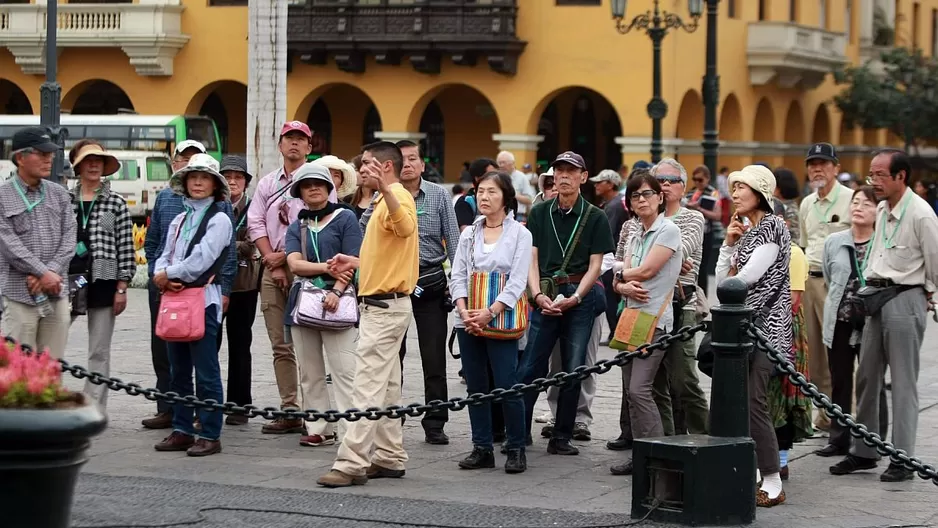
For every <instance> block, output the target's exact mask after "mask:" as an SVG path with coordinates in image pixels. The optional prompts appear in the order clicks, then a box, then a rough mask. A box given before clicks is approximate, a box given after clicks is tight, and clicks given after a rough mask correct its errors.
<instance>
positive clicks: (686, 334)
mask: <svg viewBox="0 0 938 528" xmlns="http://www.w3.org/2000/svg"><path fill="white" fill-rule="evenodd" d="M708 328H709V323H708V322H703V323H700V324H697V325H694V326H685V327H683V328H681V329H679V330H678V331H677V332H674V333H672V334H666V335H663V336H661V337H659V338H658V339H656V340H655V341H653V342H651V343H645V344H643V345H641V346H639V347H638V348H637V349H636V350H635V351H634V352H622V353H620V354H617V355H616V356H615V357H614V358H612V359H604V360H602V361H597V362H596V364H594V365H593V366H591V367H587V366H585V365H583V366H579V367H577V368H576V369H574V370H573V372H558V373H557V374H555V375H553V376H551V377H549V378H538V379H536V380H534V381H532V382H531V383H528V384H523V383H519V384H517V385H514V386H513V387H511V388H510V389H495V390H493V391H492V392H490V393H487V394H482V393H476V394H470V395H469V396H468V397H465V398H451V399H449V400H447V401H440V400H433V401H430V402H427V403H426V404H423V403H411V404H409V405H406V406H400V405H392V406H390V407H387V408H384V409H382V408H380V407H369V408H367V409H365V410H360V409H348V410H346V411H337V410H334V409H330V410H327V411H317V410H315V409H308V410H305V411H302V410H298V409H278V408H276V407H264V408H260V407H256V406H254V405H243V406H242V405H238V404H236V403H233V402H225V403H219V402H217V401H215V400H211V399H209V400H199V399H197V398H196V397H195V396H180V395H179V394H178V393H175V392H165V393H164V392H160V391H158V390H156V389H152V388H150V389H147V388H144V387H142V386H140V385H138V384H137V383H128V382H125V381H122V380H120V379H118V378H112V377H108V376H105V375H103V374H100V373H98V372H91V371H89V370H88V369H87V368H85V367H83V366H81V365H72V364H71V363H69V362H68V361H65V360H64V359H60V360H59V362H60V363H61V364H62V371H63V372H68V373H69V374H71V375H72V376H74V377H76V378H78V379H85V380H88V381H89V382H91V383H93V384H95V385H106V386H107V387H108V388H109V389H111V390H113V391H124V392H126V393H127V394H129V395H131V396H143V397H144V398H146V399H148V400H151V401H163V402H167V403H171V404H183V405H185V406H186V407H195V408H200V409H207V410H210V411H218V412H221V413H224V414H230V415H238V416H247V417H250V418H264V419H265V420H276V419H287V420H297V419H299V420H305V421H308V422H315V421H317V420H324V421H326V422H338V421H339V420H347V421H350V422H355V421H358V420H361V419H362V418H364V419H366V420H378V419H380V418H393V419H398V418H401V417H403V416H411V417H416V416H420V415H422V414H425V413H428V412H430V411H436V410H442V409H446V410H449V411H461V410H463V409H465V408H466V407H467V406H469V405H481V404H483V403H486V402H493V403H498V402H501V401H504V400H505V398H511V397H516V396H520V395H522V394H526V393H529V392H543V391H546V390H547V389H549V388H550V387H561V386H564V385H568V384H570V383H572V382H573V381H576V380H583V379H586V378H587V377H589V376H591V375H593V374H605V373H606V372H609V371H610V370H612V368H613V367H621V366H623V365H625V364H626V363H628V362H630V361H632V360H633V359H646V358H648V357H649V356H651V354H652V352H654V351H656V350H667V348H668V347H669V346H670V345H671V343H674V342H677V341H690V340H691V339H694V337H695V336H696V335H697V332H702V331H706V330H707V329H708ZM23 348H24V350H25V348H26V347H23Z"/></svg>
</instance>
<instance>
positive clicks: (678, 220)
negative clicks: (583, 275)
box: [616, 207, 704, 305]
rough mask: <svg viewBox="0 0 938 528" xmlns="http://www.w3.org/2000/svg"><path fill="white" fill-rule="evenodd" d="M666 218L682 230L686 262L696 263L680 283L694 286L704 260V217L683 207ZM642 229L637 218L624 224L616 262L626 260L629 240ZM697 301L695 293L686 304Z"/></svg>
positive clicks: (680, 277)
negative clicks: (701, 262) (689, 260)
mask: <svg viewBox="0 0 938 528" xmlns="http://www.w3.org/2000/svg"><path fill="white" fill-rule="evenodd" d="M666 218H667V219H668V220H671V221H672V222H674V223H675V224H676V225H677V227H678V229H680V230H681V246H682V248H683V249H684V258H685V260H686V259H688V258H690V259H691V260H692V261H693V263H694V268H693V269H692V270H691V271H690V273H686V274H685V273H682V274H680V275H678V278H677V279H678V282H679V283H680V284H681V285H682V286H694V285H696V284H697V274H698V273H699V272H700V261H701V259H702V258H703V234H704V216H703V215H702V214H701V213H700V212H699V211H694V210H691V209H688V208H686V207H681V208H680V210H678V212H677V214H676V215H674V216H669V217H666ZM641 227H642V226H641V220H639V218H638V217H637V216H636V217H633V218H632V219H630V220H629V221H628V222H626V223H624V224H622V231H621V234H620V236H619V244H618V246H617V247H616V260H620V261H621V260H623V259H624V258H625V251H626V249H627V248H628V247H629V240H630V239H631V238H632V236H633V235H634V234H636V233H640V232H641V231H642V229H641ZM696 300H697V294H696V292H695V293H692V294H691V295H690V297H688V298H687V302H685V303H684V304H685V305H691V303H693V302H696Z"/></svg>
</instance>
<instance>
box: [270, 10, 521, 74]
mask: <svg viewBox="0 0 938 528" xmlns="http://www.w3.org/2000/svg"><path fill="white" fill-rule="evenodd" d="M294 1H295V3H294V4H293V5H291V6H290V8H289V19H288V23H287V24H288V25H287V43H288V44H287V47H288V50H289V53H290V56H291V60H292V58H297V59H299V60H300V61H301V62H303V63H306V64H326V63H327V61H328V59H329V58H331V59H332V60H333V61H334V62H335V64H336V65H337V66H338V67H339V69H340V70H342V71H346V72H352V73H362V72H364V71H365V63H366V61H365V58H366V57H368V56H369V55H370V56H373V57H375V59H376V61H377V62H378V63H379V64H390V65H395V66H397V65H400V64H401V63H402V61H403V60H404V59H407V60H409V61H410V63H411V65H412V66H413V68H414V69H415V70H417V71H418V72H421V73H426V74H435V73H440V67H441V63H442V58H443V57H446V56H448V57H450V58H451V59H452V61H453V62H454V63H455V64H457V65H460V66H475V65H476V64H477V63H478V61H480V60H483V61H486V62H487V63H488V65H489V68H491V69H492V70H493V71H495V72H498V73H501V74H505V75H514V74H515V73H516V72H517V68H518V57H519V56H520V55H521V52H522V51H523V50H524V47H525V45H526V44H527V43H526V42H524V41H522V40H519V39H518V37H517V35H516V34H515V20H516V19H517V16H518V6H517V5H516V0H487V1H486V0H481V1H480V0H411V1H410V2H406V0H396V1H395V0H306V1H305V3H304V2H302V0H300V1H299V2H296V0H294Z"/></svg>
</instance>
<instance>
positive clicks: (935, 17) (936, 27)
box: [931, 9, 938, 57]
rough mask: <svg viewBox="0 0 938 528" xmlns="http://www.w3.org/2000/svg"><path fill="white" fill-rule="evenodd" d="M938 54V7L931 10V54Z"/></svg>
mask: <svg viewBox="0 0 938 528" xmlns="http://www.w3.org/2000/svg"><path fill="white" fill-rule="evenodd" d="M936 55H938V9H932V10H931V56H932V57H934V56H936Z"/></svg>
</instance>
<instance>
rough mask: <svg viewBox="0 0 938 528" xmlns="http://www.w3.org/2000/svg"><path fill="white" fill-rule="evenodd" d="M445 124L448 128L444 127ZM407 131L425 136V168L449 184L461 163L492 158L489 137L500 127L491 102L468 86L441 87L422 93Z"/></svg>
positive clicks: (494, 148) (493, 147)
mask: <svg viewBox="0 0 938 528" xmlns="http://www.w3.org/2000/svg"><path fill="white" fill-rule="evenodd" d="M447 123H449V124H450V126H448V127H447V126H446V124H447ZM407 130H408V131H419V133H421V134H425V136H424V138H423V139H422V140H421V141H420V145H421V151H422V154H423V156H424V158H425V159H426V160H427V162H428V164H430V165H431V166H433V168H434V169H436V171H437V172H439V173H440V174H441V175H442V176H443V178H444V179H445V180H447V181H450V182H455V181H458V180H459V176H460V173H461V172H462V168H463V162H465V161H471V160H473V159H475V158H479V157H482V156H486V157H492V158H494V157H495V154H496V153H497V152H498V144H497V143H496V142H495V140H494V139H492V136H494V135H495V134H498V133H499V131H500V130H501V124H500V121H499V117H498V112H496V110H495V107H494V105H492V102H491V101H490V100H489V99H488V98H487V97H486V96H485V94H483V93H482V92H481V91H479V90H478V89H476V88H474V87H472V86H470V85H468V84H460V83H455V84H441V85H438V86H434V87H433V88H431V89H430V90H428V91H427V92H426V93H424V94H423V95H422V96H421V97H420V98H419V99H418V100H417V103H416V104H415V105H414V108H413V110H412V111H411V114H410V117H409V118H408V125H407Z"/></svg>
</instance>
